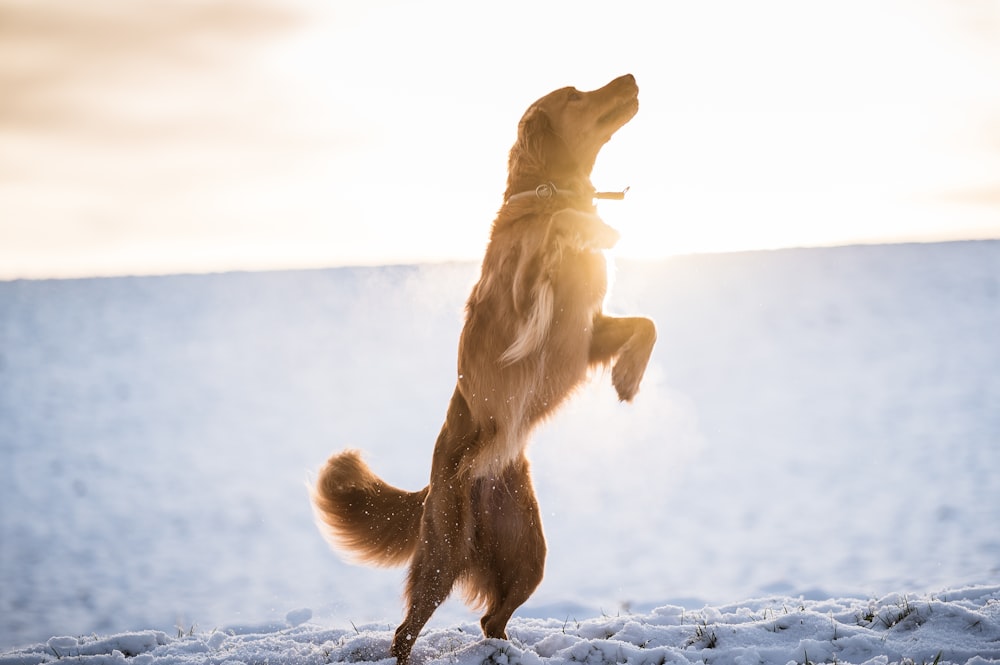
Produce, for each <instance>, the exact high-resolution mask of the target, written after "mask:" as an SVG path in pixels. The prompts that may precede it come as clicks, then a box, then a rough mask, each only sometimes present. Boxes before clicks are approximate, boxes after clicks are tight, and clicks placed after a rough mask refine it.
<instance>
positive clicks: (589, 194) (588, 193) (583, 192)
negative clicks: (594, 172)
mask: <svg viewBox="0 0 1000 665" xmlns="http://www.w3.org/2000/svg"><path fill="white" fill-rule="evenodd" d="M628 189H629V188H628V187H626V188H625V189H624V190H622V191H620V192H599V191H597V190H596V189H595V188H594V186H593V185H591V184H590V183H589V182H587V183H586V185H585V186H583V187H581V186H579V185H577V187H576V188H562V187H558V186H557V185H556V184H555V183H553V182H551V181H548V182H543V183H542V184H540V185H538V186H537V187H535V188H534V189H527V190H524V191H521V192H516V193H514V194H509V195H508V196H507V197H506V199H505V200H504V202H505V203H513V202H514V201H520V200H538V201H548V200H551V199H563V200H568V201H572V202H578V203H579V204H581V205H582V207H585V208H590V209H593V207H594V199H611V200H618V201H620V200H621V199H623V198H625V192H627V191H628Z"/></svg>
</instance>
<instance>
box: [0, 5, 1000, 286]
mask: <svg viewBox="0 0 1000 665" xmlns="http://www.w3.org/2000/svg"><path fill="white" fill-rule="evenodd" d="M626 72H631V73H633V74H634V75H635V76H636V78H637V81H638V83H639V87H640V111H639V114H638V115H637V116H636V118H635V119H634V120H633V121H632V122H631V123H629V124H628V125H627V126H626V127H624V128H623V129H622V130H620V131H619V132H618V134H617V135H616V136H615V137H614V139H613V140H612V142H611V143H609V144H608V145H607V146H606V147H605V149H604V151H603V152H602V155H601V157H600V158H599V159H598V164H597V168H596V169H595V172H594V177H593V180H594V184H595V186H597V188H598V189H605V190H611V189H616V190H620V189H622V188H624V187H626V186H628V187H630V191H629V194H628V196H627V197H626V198H625V200H624V201H621V202H617V201H612V202H602V203H601V204H600V206H599V211H600V213H601V214H602V216H603V217H604V218H605V220H606V221H607V222H609V223H610V224H611V225H612V226H615V227H616V228H618V229H619V231H621V233H622V240H621V242H620V243H619V246H618V247H617V248H616V252H617V255H618V256H620V257H625V258H659V257H665V256H671V255H676V254H686V253H692V252H718V251H741V250H753V249H768V248H778V247H790V246H825V245H838V244H851V243H858V242H864V243H871V242H910V241H936V240H951V239H966V238H997V237H1000V3H998V2H996V1H995V0H966V1H963V2H954V1H951V0H937V1H934V0H884V1H879V2H870V1H868V0H846V1H842V2H837V3H814V2H797V1H792V0H789V1H778V0H762V1H759V2H752V3H748V2H741V1H736V0H733V1H721V0H720V1H717V2H662V3H649V2H629V1H625V2H620V3H615V5H614V6H613V7H612V6H611V5H610V4H609V3H607V2H603V3H597V2H591V1H590V0H580V1H574V2H562V1H557V2H538V1H537V0H531V1H528V0H510V1H507V2H504V3H494V4H491V5H485V4H481V3H462V2H458V1H454V0H431V1H430V2H422V3H410V2H402V1H399V2H394V1H391V0H369V1H366V2H350V3H349V2H344V1H341V0H328V1H324V2H319V1H316V2H307V1H306V0H284V1H280V2H279V0H246V1H243V2H239V3H237V2H224V1H222V0H207V1H197V2H196V1H194V0H181V1H167V0H147V1H146V2H143V3H134V2H131V1H130V0H90V1H88V2H87V3H79V2H75V1H74V0H0V279H16V278H48V277H85V276H102V275H125V274H164V273H181V272H216V271H226V270H261V269H279V268H310V267H325V266H336V265H377V264H390V263H417V262H440V261H452V260H460V261H476V260H478V259H479V257H480V256H481V255H482V252H483V249H484V247H485V244H486V241H487V239H488V234H489V226H490V223H491V222H492V220H493V217H494V216H495V213H496V210H497V209H498V208H499V206H500V203H501V197H502V194H503V190H504V185H505V178H506V161H507V153H508V151H509V149H510V146H511V144H512V143H513V140H514V135H515V129H516V125H517V121H518V119H519V118H520V116H521V114H522V113H523V111H524V110H525V108H527V106H528V105H529V104H530V103H531V102H532V101H534V100H535V99H537V98H538V97H540V96H542V95H543V94H545V93H547V92H549V91H550V90H552V89H555V88H558V87H562V86H565V85H575V86H576V87H578V88H580V89H583V90H587V89H593V88H597V87H599V86H601V85H603V84H604V83H606V82H607V81H609V80H611V79H612V78H614V77H616V76H618V75H620V74H624V73H626Z"/></svg>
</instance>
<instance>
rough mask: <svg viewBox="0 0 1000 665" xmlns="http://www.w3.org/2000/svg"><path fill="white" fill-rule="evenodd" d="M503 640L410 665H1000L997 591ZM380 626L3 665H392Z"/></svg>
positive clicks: (713, 612) (172, 639)
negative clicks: (363, 664)
mask: <svg viewBox="0 0 1000 665" xmlns="http://www.w3.org/2000/svg"><path fill="white" fill-rule="evenodd" d="M508 633H509V637H510V640H496V639H484V638H483V637H482V635H481V634H480V632H479V629H478V626H477V625H476V624H463V625H456V626H453V627H450V628H438V629H430V630H427V631H425V632H424V633H422V634H421V636H420V639H419V640H418V641H417V642H416V646H415V648H414V651H413V655H412V662H413V663H414V665H424V664H428V665H429V664H431V663H447V664H449V665H481V664H483V663H489V664H491V665H539V664H541V663H548V664H551V665H563V664H564V663H588V664H589V665H601V664H603V663H608V664H612V663H627V664H628V665H664V664H665V663H677V664H678V665H687V664H688V663H706V664H709V663H710V664H711V665H757V664H759V663H780V664H785V663H803V664H805V663H840V664H842V665H850V664H854V663H857V664H862V663H863V664H866V665H885V664H886V663H907V664H909V663H913V664H916V663H935V662H937V663H966V664H968V665H977V664H985V663H996V662H1000V587H983V586H980V587H972V588H967V589H958V590H954V591H951V592H948V593H943V594H934V595H931V596H927V597H919V598H918V597H913V598H909V597H905V596H899V595H892V596H888V597H886V598H882V599H880V600H878V601H869V600H857V599H854V600H851V599H831V600H823V601H792V600H791V599H766V600H753V601H748V602H744V603H740V604H737V605H729V606H724V607H717V608H716V607H707V606H706V607H704V608H701V609H697V610H689V609H685V608H682V607H677V606H673V605H667V606H664V607H659V608H656V609H654V610H653V611H651V612H649V613H645V614H635V615H632V614H618V615H616V616H603V617H600V618H591V619H587V620H583V621H580V620H577V619H576V618H570V617H567V618H565V619H515V620H514V621H513V622H512V624H511V625H510V626H509V630H508ZM391 639H392V630H391V628H390V627H389V626H386V625H370V626H356V627H352V628H351V629H346V630H345V629H330V628H325V627H321V626H318V625H314V624H305V623H303V624H298V625H297V624H296V622H295V621H290V622H289V624H286V625H282V626H277V625H275V626H260V627H243V628H232V629H224V630H217V631H212V632H208V633H198V632H190V633H187V634H183V633H180V634H177V635H176V636H168V635H167V634H166V633H163V632H158V631H148V630H147V631H141V632H133V633H123V634H120V635H112V636H108V637H96V636H95V637H83V638H76V637H53V638H51V639H50V640H48V642H47V643H45V644H38V645H35V646H31V647H26V648H22V649H18V650H15V651H11V652H10V653H7V654H0V665H36V664H40V663H53V662H56V661H70V662H80V663H87V664H92V665H103V664H109V665H112V664H125V663H131V664H132V665H186V664H188V663H205V664H211V665H216V664H218V665H223V664H228V665H237V664H238V663H245V664H247V665H250V664H253V663H272V662H274V663H282V664H283V665H299V664H301V665H322V664H323V663H331V662H339V663H343V662H347V663H358V662H373V663H374V662H383V663H390V664H391V663H394V662H395V661H394V660H393V659H391V658H390V657H389V655H388V653H389V643H390V641H391Z"/></svg>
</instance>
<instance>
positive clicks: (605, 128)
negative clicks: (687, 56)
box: [312, 74, 656, 665]
mask: <svg viewBox="0 0 1000 665" xmlns="http://www.w3.org/2000/svg"><path fill="white" fill-rule="evenodd" d="M638 108H639V102H638V88H637V87H636V84H635V79H634V78H633V77H632V75H630V74H629V75H625V76H622V77H620V78H617V79H615V80H614V81H611V83H609V84H607V85H606V86H604V87H603V88H600V89H599V90H594V91H591V92H580V91H578V90H576V89H575V88H562V89H560V90H556V91H555V92H552V93H550V94H548V95H546V96H545V97H542V98H541V99H540V100H538V101H537V102H535V103H534V104H532V105H531V107H530V108H529V109H528V110H527V112H526V113H525V114H524V117H523V118H522V119H521V122H520V124H519V125H518V132H517V142H516V143H515V144H514V147H513V148H512V149H511V151H510V161H509V172H508V178H507V191H506V193H505V195H504V204H503V206H502V207H501V208H500V211H499V213H498V214H497V218H496V220H495V221H494V222H493V229H492V233H491V237H490V243H489V246H488V247H487V249H486V256H485V258H484V259H483V265H482V274H481V276H480V278H479V282H478V283H477V284H476V285H475V287H474V288H473V290H472V294H471V295H470V296H469V301H468V304H467V306H466V319H465V327H464V329H463V330H462V336H461V339H460V341H459V347H458V385H457V387H456V388H455V393H454V395H453V396H452V398H451V404H450V405H449V406H448V413H447V416H446V418H445V422H444V426H443V427H442V429H441V433H440V435H439V436H438V439H437V443H436V444H435V447H434V457H433V460H432V463H431V478H430V484H429V485H428V486H427V487H425V488H424V489H422V490H420V491H418V492H406V491H403V490H400V489H397V488H395V487H392V486H390V485H387V484H386V483H384V482H383V481H382V480H380V479H379V478H378V477H376V476H375V475H374V474H373V473H372V472H371V471H370V470H369V468H368V466H367V465H366V464H365V463H364V462H363V461H362V460H361V458H360V456H359V455H358V453H357V452H356V451H346V452H343V453H340V454H338V455H334V456H333V457H331V458H330V459H329V461H327V463H326V465H325V466H324V467H323V469H322V470H321V471H320V474H319V478H318V481H317V484H316V487H315V489H314V490H313V497H312V498H313V502H314V505H315V508H316V511H317V515H318V517H319V519H320V520H321V521H322V523H323V525H324V526H325V527H326V528H325V529H324V530H325V531H326V533H327V535H328V536H329V537H330V539H331V540H332V541H334V542H335V543H336V544H339V545H340V546H342V547H344V548H346V549H347V550H350V551H351V552H353V553H354V554H355V555H356V556H357V557H358V558H359V559H361V560H363V561H366V562H368V563H373V564H379V565H397V564H402V563H405V562H407V561H409V562H410V572H409V577H408V580H407V586H406V599H407V612H406V618H405V619H404V621H403V623H402V624H401V625H400V626H399V628H397V630H396V634H395V637H394V639H393V642H392V654H393V656H395V657H396V659H397V660H398V662H399V663H400V664H401V665H402V664H403V663H405V662H406V661H407V659H408V657H409V655H410V650H411V649H412V647H413V641H414V640H415V639H416V637H417V634H418V633H419V632H420V630H421V628H423V626H424V624H425V623H426V622H427V620H428V619H429V618H430V616H431V614H432V613H433V612H434V610H435V608H437V606H438V605H439V604H440V603H441V602H442V601H444V599H445V598H446V597H447V596H448V595H449V594H450V593H451V590H452V587H453V586H454V585H455V584H456V583H459V584H461V586H462V587H463V589H464V591H465V595H466V598H467V600H468V601H469V602H470V603H472V604H474V605H476V606H478V607H481V608H485V610H486V613H485V614H484V615H483V618H482V621H481V625H482V629H483V634H484V635H486V637H497V638H504V639H506V637H507V634H506V632H505V631H506V626H507V621H508V620H509V619H510V617H511V615H512V614H513V613H514V610H516V609H517V608H518V607H519V606H520V605H521V604H522V603H523V602H524V601H525V600H527V599H528V597H529V596H530V595H531V593H532V592H533V591H534V590H535V588H536V587H537V586H538V583H539V582H541V580H542V570H543V567H544V564H545V537H544V536H543V534H542V524H541V518H540V515H539V512H538V504H537V502H536V501H535V493H534V490H533V488H532V484H531V477H530V475H529V472H528V460H527V459H526V457H525V455H524V449H525V446H526V445H527V442H528V435H529V434H530V432H531V430H532V428H533V427H534V426H535V425H537V424H538V423H539V421H541V420H542V419H543V418H545V417H546V416H547V415H549V414H551V413H552V412H553V411H554V410H555V409H556V408H557V407H558V406H559V405H560V404H561V403H562V402H563V400H565V399H566V398H567V397H568V396H569V395H570V394H572V392H573V390H574V388H576V387H577V386H578V385H580V383H581V382H582V381H584V379H585V378H586V377H587V373H588V371H589V370H590V369H591V368H592V367H595V366H600V365H604V366H607V365H609V364H613V367H612V370H611V381H612V383H613V384H614V387H615V389H616V390H617V392H618V396H619V398H621V399H622V400H625V401H628V400H631V399H632V398H633V397H634V396H635V394H636V392H637V391H638V390H639V383H640V381H641V380H642V376H643V373H644V371H645V369H646V363H647V362H648V360H649V354H650V352H651V351H652V349H653V343H654V342H655V340H656V330H655V328H654V326H653V322H652V321H650V320H649V319H645V318H615V317H610V316H607V315H605V314H604V313H602V311H601V305H602V302H603V300H604V296H605V291H606V289H607V267H606V265H605V260H604V255H603V254H602V252H601V250H604V249H607V248H610V247H611V246H612V245H614V244H615V242H616V241H617V240H618V233H617V232H616V231H615V230H614V229H612V228H611V227H609V226H607V225H606V224H605V223H604V222H603V221H601V219H600V218H599V217H598V216H597V215H596V214H595V208H594V205H593V200H594V198H595V197H596V196H599V195H598V194H597V193H596V192H595V190H594V187H593V185H591V182H590V172H591V169H592V168H593V166H594V161H595V160H596V159H597V154H598V152H599V151H600V149H601V147H602V146H603V145H604V144H605V143H607V141H608V140H609V139H610V138H611V135H612V134H614V133H615V131H617V130H618V129H619V128H620V127H621V126H622V125H624V124H625V123H626V122H628V121H629V120H631V119H632V117H633V116H634V115H635V113H636V111H637V110H638Z"/></svg>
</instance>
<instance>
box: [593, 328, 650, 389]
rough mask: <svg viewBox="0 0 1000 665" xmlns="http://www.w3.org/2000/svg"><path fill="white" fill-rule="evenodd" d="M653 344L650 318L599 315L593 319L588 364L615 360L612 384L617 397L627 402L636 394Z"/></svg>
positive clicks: (612, 370) (606, 362)
mask: <svg viewBox="0 0 1000 665" xmlns="http://www.w3.org/2000/svg"><path fill="white" fill-rule="evenodd" d="M655 342H656V326H655V325H653V322H652V321H651V320H650V319H647V318H644V317H641V316H629V317H615V316H606V315H604V314H598V315H597V316H595V317H594V331H593V337H592V338H591V341H590V363H591V364H592V365H599V364H608V363H610V362H611V361H612V360H614V366H613V367H612V369H611V383H612V384H613V385H614V387H615V390H617V391H618V398H619V399H620V400H622V401H623V402H630V401H632V398H633V397H635V394H636V393H637V392H639V384H640V383H641V382H642V375H643V374H644V373H645V372H646V364H647V363H648V362H649V354H651V353H652V352H653V344H654V343H655Z"/></svg>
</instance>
